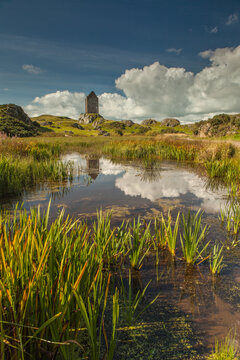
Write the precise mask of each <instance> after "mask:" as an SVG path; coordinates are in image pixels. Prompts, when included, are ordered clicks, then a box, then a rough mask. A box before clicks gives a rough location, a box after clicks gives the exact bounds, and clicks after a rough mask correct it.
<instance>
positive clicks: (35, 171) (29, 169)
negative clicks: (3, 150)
mask: <svg viewBox="0 0 240 360" xmlns="http://www.w3.org/2000/svg"><path fill="white" fill-rule="evenodd" d="M72 177H73V165H72V163H71V162H70V161H69V162H59V161H57V160H44V161H37V160H34V159H33V158H25V159H19V158H18V157H13V156H8V157H6V156H3V155H0V197H2V196H7V195H17V194H21V193H22V192H23V191H24V190H26V189H28V188H31V187H33V186H35V185H36V184H38V183H41V182H46V181H60V182H62V181H65V180H68V179H70V180H71V179H72Z"/></svg>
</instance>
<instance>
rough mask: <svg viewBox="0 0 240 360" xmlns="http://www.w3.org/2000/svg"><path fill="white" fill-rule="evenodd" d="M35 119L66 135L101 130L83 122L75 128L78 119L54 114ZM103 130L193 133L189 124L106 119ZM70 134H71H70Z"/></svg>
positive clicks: (85, 133) (94, 134)
mask: <svg viewBox="0 0 240 360" xmlns="http://www.w3.org/2000/svg"><path fill="white" fill-rule="evenodd" d="M32 120H33V121H37V122H38V123H39V124H40V125H41V126H42V127H44V128H46V129H48V130H49V132H52V133H55V134H62V135H65V134H66V133H65V132H69V131H72V132H73V134H74V135H84V136H90V135H92V136H97V135H98V133H99V131H98V130H95V129H94V128H93V126H92V124H81V126H82V128H83V130H79V129H77V128H74V127H73V126H72V125H74V124H79V121H78V120H75V119H70V118H67V117H64V116H53V115H41V116H37V117H33V118H32ZM46 122H52V123H53V124H52V125H44V123H46ZM100 127H101V130H104V131H107V132H109V134H110V135H112V136H119V134H118V130H119V131H121V133H122V134H121V135H125V136H127V135H141V134H146V135H149V136H154V135H159V134H162V133H171V132H173V133H185V134H188V135H191V134H192V131H191V130H190V128H189V127H188V126H187V125H179V126H176V127H174V128H171V127H168V126H162V125H161V123H160V122H159V123H158V124H155V125H151V126H147V125H141V124H138V123H134V124H133V125H132V126H124V125H123V123H122V122H121V121H114V120H104V122H103V123H102V124H100ZM68 135H69V134H68Z"/></svg>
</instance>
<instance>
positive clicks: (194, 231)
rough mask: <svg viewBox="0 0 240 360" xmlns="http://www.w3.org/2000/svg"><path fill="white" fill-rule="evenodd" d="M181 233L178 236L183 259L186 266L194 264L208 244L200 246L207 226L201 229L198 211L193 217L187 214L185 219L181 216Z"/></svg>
mask: <svg viewBox="0 0 240 360" xmlns="http://www.w3.org/2000/svg"><path fill="white" fill-rule="evenodd" d="M182 223H183V233H182V235H180V239H181V245H182V252H183V257H184V259H185V260H186V262H187V264H195V262H196V261H197V260H198V259H200V260H202V259H203V258H202V254H203V253H204V251H205V250H206V249H207V247H208V245H209V242H208V243H207V244H205V245H204V246H201V245H202V242H203V240H204V239H205V236H206V233H207V230H208V228H207V225H206V226H205V227H202V212H201V210H198V212H197V213H196V214H195V215H190V213H188V216H187V218H185V216H184V214H182Z"/></svg>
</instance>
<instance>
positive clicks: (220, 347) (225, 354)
mask: <svg viewBox="0 0 240 360" xmlns="http://www.w3.org/2000/svg"><path fill="white" fill-rule="evenodd" d="M207 359H208V360H238V359H239V354H238V351H237V348H236V340H235V335H234V334H233V333H232V331H230V332H229V333H228V335H227V336H226V338H225V339H223V340H222V341H221V342H219V341H218V340H216V342H215V348H214V349H213V350H212V353H211V355H209V356H208V358H207Z"/></svg>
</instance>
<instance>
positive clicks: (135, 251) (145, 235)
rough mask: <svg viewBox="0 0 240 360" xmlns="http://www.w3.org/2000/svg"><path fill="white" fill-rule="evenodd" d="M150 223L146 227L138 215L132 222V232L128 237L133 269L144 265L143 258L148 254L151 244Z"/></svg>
mask: <svg viewBox="0 0 240 360" xmlns="http://www.w3.org/2000/svg"><path fill="white" fill-rule="evenodd" d="M150 225H151V223H149V224H148V225H147V226H146V228H144V224H143V223H142V222H141V220H140V218H139V217H138V219H137V221H136V220H135V219H134V220H133V223H132V224H131V233H130V236H129V239H128V252H129V261H130V264H131V267H132V268H133V269H136V270H139V269H140V268H141V267H142V263H143V259H144V258H145V256H146V255H147V254H148V251H149V249H150V246H151V244H148V240H149V239H150V238H151V236H150V231H149V229H150Z"/></svg>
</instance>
